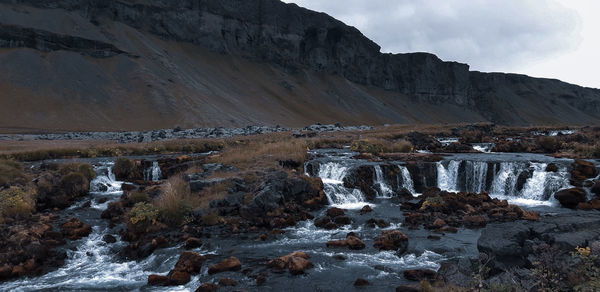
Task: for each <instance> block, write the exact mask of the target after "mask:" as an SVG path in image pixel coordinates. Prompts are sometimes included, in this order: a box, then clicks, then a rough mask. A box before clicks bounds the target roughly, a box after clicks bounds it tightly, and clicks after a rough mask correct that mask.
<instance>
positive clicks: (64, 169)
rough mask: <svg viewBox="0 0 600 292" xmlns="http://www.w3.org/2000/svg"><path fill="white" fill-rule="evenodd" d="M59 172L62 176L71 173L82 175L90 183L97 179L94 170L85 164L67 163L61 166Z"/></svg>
mask: <svg viewBox="0 0 600 292" xmlns="http://www.w3.org/2000/svg"><path fill="white" fill-rule="evenodd" d="M59 171H60V173H61V174H62V175H66V174H68V173H70V172H77V173H81V174H82V175H83V176H84V177H85V178H86V179H87V180H88V181H92V180H93V179H94V178H95V177H96V171H94V168H93V167H92V166H91V165H89V164H85V163H67V164H63V165H61V166H60V168H59Z"/></svg>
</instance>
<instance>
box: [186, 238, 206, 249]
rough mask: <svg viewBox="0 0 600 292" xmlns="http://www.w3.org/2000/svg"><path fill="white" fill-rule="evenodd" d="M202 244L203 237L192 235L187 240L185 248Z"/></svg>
mask: <svg viewBox="0 0 600 292" xmlns="http://www.w3.org/2000/svg"><path fill="white" fill-rule="evenodd" d="M200 246H202V239H200V238H196V237H190V238H188V239H186V240H185V249H192V248H197V247H200Z"/></svg>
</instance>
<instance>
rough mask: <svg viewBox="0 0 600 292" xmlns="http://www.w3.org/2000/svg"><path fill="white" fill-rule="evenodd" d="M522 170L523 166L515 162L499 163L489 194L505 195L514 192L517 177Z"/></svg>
mask: <svg viewBox="0 0 600 292" xmlns="http://www.w3.org/2000/svg"><path fill="white" fill-rule="evenodd" d="M522 171H523V166H522V165H519V164H518V163H515V162H502V163H500V170H498V173H496V174H495V176H494V181H493V182H492V187H491V189H490V196H492V197H505V196H507V195H508V196H511V195H513V194H514V193H515V189H516V187H517V178H518V177H519V175H520V174H521V172H522Z"/></svg>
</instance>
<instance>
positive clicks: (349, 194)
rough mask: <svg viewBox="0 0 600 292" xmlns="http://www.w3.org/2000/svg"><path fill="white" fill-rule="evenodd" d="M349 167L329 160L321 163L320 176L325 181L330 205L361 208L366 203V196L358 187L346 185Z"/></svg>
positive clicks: (325, 189)
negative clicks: (351, 187) (345, 179)
mask: <svg viewBox="0 0 600 292" xmlns="http://www.w3.org/2000/svg"><path fill="white" fill-rule="evenodd" d="M347 171H348V167H346V166H343V165H341V164H339V163H337V162H328V163H325V164H322V165H320V167H319V174H318V176H319V177H320V178H321V180H322V181H323V186H324V191H325V195H327V199H328V200H329V204H330V205H335V206H341V207H344V208H347V209H352V208H360V207H363V206H364V205H365V203H364V202H365V197H364V195H363V194H362V192H361V191H360V190H358V189H351V190H350V189H348V188H346V187H344V177H345V176H346V173H347Z"/></svg>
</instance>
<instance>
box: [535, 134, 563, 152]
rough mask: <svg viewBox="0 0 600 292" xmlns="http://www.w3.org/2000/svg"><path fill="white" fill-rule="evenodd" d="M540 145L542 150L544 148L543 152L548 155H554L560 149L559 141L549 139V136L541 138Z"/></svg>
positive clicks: (553, 138)
mask: <svg viewBox="0 0 600 292" xmlns="http://www.w3.org/2000/svg"><path fill="white" fill-rule="evenodd" d="M538 144H539V145H540V148H542V150H544V152H547V153H554V152H556V151H557V150H558V149H559V148H560V147H559V146H560V144H559V143H558V139H556V138H555V137H549V136H542V137H539V138H538Z"/></svg>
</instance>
